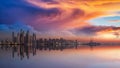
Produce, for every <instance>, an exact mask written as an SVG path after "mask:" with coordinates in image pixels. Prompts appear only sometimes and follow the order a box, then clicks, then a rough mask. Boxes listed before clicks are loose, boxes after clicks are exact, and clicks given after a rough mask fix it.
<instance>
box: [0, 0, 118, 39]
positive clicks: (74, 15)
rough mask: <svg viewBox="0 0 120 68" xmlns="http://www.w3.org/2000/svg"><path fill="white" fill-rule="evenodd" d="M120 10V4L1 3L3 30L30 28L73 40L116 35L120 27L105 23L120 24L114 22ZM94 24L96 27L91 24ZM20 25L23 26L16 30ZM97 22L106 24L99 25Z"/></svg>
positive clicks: (92, 0) (91, 0)
mask: <svg viewBox="0 0 120 68" xmlns="http://www.w3.org/2000/svg"><path fill="white" fill-rule="evenodd" d="M119 6H120V1H118V0H114V1H111V0H105V1H103V0H101V1H100V0H7V1H6V0H0V26H1V28H0V29H1V30H2V31H5V30H19V29H27V28H28V27H29V29H31V28H32V29H33V30H32V31H36V32H38V33H40V35H42V34H43V35H44V34H45V33H46V34H48V35H57V36H66V35H69V36H70V37H71V36H74V37H75V36H78V35H79V34H81V35H86V36H93V35H100V34H106V33H109V30H110V29H111V30H110V34H112V33H111V32H113V33H114V32H116V31H118V30H119V27H116V25H118V24H114V25H113V24H109V23H108V24H106V23H105V22H106V21H107V22H108V21H109V22H119V19H112V18H110V17H111V16H115V15H118V16H119V15H120V13H119V12H120V7H119ZM118 16H117V17H115V18H119V17H118ZM105 17H107V18H108V19H107V18H105ZM97 18H101V19H97ZM96 19H97V20H96ZM91 20H92V22H95V23H92V24H91ZM104 20H106V21H104ZM16 22H20V23H23V24H22V25H20V27H17V29H16V28H15V27H16V25H15V24H16ZM96 22H97V24H98V22H99V23H102V24H98V25H97V24H96ZM11 25H12V26H11ZM96 25H97V26H96ZM117 28H118V29H117ZM3 29H4V30H3ZM105 32H106V33H105ZM46 34H45V35H46ZM112 35H113V34H112Z"/></svg>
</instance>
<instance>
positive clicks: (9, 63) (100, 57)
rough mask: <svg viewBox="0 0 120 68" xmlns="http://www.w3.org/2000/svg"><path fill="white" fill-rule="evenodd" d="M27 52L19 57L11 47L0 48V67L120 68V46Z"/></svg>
mask: <svg viewBox="0 0 120 68" xmlns="http://www.w3.org/2000/svg"><path fill="white" fill-rule="evenodd" d="M29 52H30V53H29V57H28V56H26V54H25V53H24V57H23V58H22V59H21V58H20V55H19V54H18V53H17V52H15V53H14V54H13V50H12V48H8V49H7V50H6V49H0V68H120V46H107V45H106V46H95V47H93V48H91V47H89V46H81V47H79V48H77V49H75V48H68V49H64V50H63V51H61V50H51V51H49V50H38V49H37V50H36V54H35V55H33V53H32V52H31V51H29ZM13 55H14V56H13Z"/></svg>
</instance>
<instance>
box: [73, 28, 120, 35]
mask: <svg viewBox="0 0 120 68" xmlns="http://www.w3.org/2000/svg"><path fill="white" fill-rule="evenodd" d="M116 30H120V27H113V26H86V27H83V28H76V29H73V30H71V31H72V33H73V34H75V35H81V34H84V35H90V36H94V35H96V33H97V32H101V31H105V32H107V31H111V32H112V31H116ZM103 34H104V32H103ZM113 34H114V32H113Z"/></svg>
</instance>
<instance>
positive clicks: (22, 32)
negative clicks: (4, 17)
mask: <svg viewBox="0 0 120 68" xmlns="http://www.w3.org/2000/svg"><path fill="white" fill-rule="evenodd" d="M19 39H20V44H24V31H23V30H22V29H21V30H20V38H19Z"/></svg>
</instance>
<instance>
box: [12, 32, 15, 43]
mask: <svg viewBox="0 0 120 68" xmlns="http://www.w3.org/2000/svg"><path fill="white" fill-rule="evenodd" d="M12 42H13V43H15V33H14V32H12Z"/></svg>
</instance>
